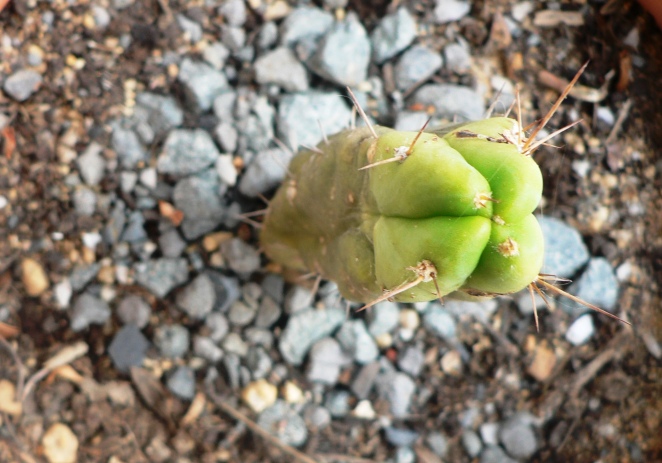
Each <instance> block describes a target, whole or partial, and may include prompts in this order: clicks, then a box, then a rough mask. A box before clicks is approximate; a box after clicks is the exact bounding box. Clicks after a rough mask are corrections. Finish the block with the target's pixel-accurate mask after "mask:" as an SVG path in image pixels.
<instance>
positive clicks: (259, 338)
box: [244, 326, 274, 350]
mask: <svg viewBox="0 0 662 463" xmlns="http://www.w3.org/2000/svg"><path fill="white" fill-rule="evenodd" d="M244 338H245V339H246V342H248V343H249V344H250V345H252V346H262V347H264V348H265V349H267V350H271V348H272V347H273V345H274V335H273V332H272V331H271V330H268V329H264V328H256V327H254V326H249V327H248V328H246V329H245V330H244Z"/></svg>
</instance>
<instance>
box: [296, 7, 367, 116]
mask: <svg viewBox="0 0 662 463" xmlns="http://www.w3.org/2000/svg"><path fill="white" fill-rule="evenodd" d="M369 63H370V40H369V39H368V34H367V32H366V30H365V28H364V27H363V25H362V24H361V22H360V20H359V18H358V16H356V14H355V13H354V12H349V13H348V14H347V16H346V17H345V19H344V20H342V21H336V22H335V23H334V24H333V25H332V26H331V29H330V30H329V31H328V32H327V33H326V35H325V36H324V38H323V39H322V40H321V41H320V43H319V46H318V48H317V51H316V52H315V55H314V56H313V58H312V59H311V61H310V62H309V63H308V64H309V66H310V67H311V69H312V70H313V71H314V72H315V73H316V74H318V75H320V76H321V77H323V78H325V79H327V80H329V81H331V82H333V83H335V84H337V85H342V86H350V87H351V86H356V85H358V84H360V83H361V82H363V81H364V80H366V78H367V77H368V64H369ZM327 116H328V114H327Z"/></svg>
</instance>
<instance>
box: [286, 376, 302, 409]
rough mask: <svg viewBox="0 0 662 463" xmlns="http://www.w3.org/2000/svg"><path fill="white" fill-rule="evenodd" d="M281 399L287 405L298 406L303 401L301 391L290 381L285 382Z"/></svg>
mask: <svg viewBox="0 0 662 463" xmlns="http://www.w3.org/2000/svg"><path fill="white" fill-rule="evenodd" d="M283 398H284V399H285V401H286V402H287V403H291V404H300V403H302V402H303V401H304V400H305V397H304V395H303V391H302V390H301V388H300V387H299V386H297V385H296V384H294V383H293V382H292V381H287V382H286V383H285V384H284V385H283Z"/></svg>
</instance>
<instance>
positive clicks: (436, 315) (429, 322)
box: [423, 303, 455, 340]
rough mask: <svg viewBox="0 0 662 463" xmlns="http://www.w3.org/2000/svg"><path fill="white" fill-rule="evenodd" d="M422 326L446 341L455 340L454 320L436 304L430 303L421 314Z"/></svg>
mask: <svg viewBox="0 0 662 463" xmlns="http://www.w3.org/2000/svg"><path fill="white" fill-rule="evenodd" d="M423 325H424V326H425V328H426V329H428V330H430V331H431V332H432V333H434V334H435V335H437V336H439V337H440V338H443V339H446V340H452V339H453V338H455V320H454V319H453V317H452V316H451V314H450V313H448V311H447V310H445V309H443V308H442V307H441V306H440V305H439V304H437V303H431V304H430V305H429V306H428V308H427V310H426V311H425V313H424V314H423Z"/></svg>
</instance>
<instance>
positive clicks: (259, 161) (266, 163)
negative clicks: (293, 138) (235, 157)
mask: <svg viewBox="0 0 662 463" xmlns="http://www.w3.org/2000/svg"><path fill="white" fill-rule="evenodd" d="M291 158H292V153H290V152H287V151H285V150H282V149H280V148H272V149H267V150H264V151H261V152H260V153H258V154H257V156H255V158H254V159H253V160H252V161H251V163H250V164H249V165H248V168H247V169H246V171H245V172H244V175H243V176H242V177H241V180H240V181H239V191H240V192H241V193H242V194H243V195H246V196H248V197H251V198H256V197H259V196H260V195H262V194H264V193H266V192H268V191H269V190H271V189H273V188H275V187H276V186H278V185H280V184H281V182H282V181H283V179H284V178H285V175H286V174H287V166H288V165H289V163H290V159H291Z"/></svg>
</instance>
